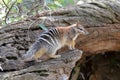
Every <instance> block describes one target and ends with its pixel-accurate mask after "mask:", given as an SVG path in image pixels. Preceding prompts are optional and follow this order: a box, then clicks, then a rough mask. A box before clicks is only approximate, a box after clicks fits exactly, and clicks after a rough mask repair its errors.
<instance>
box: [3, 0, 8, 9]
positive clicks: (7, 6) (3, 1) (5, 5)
mask: <svg viewBox="0 0 120 80" xmlns="http://www.w3.org/2000/svg"><path fill="white" fill-rule="evenodd" d="M2 1H3V3H4V5H5V6H6V7H7V8H8V9H9V7H8V5H7V4H6V3H5V1H4V0H2Z"/></svg>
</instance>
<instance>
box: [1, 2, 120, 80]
mask: <svg viewBox="0 0 120 80" xmlns="http://www.w3.org/2000/svg"><path fill="white" fill-rule="evenodd" d="M50 13H51V12H50V11H46V12H41V13H40V14H38V15H36V16H32V17H29V18H27V19H25V20H22V21H18V22H14V23H11V24H8V25H7V26H5V27H3V28H1V29H0V64H1V67H2V68H3V71H1V72H0V74H1V75H0V79H3V80H4V79H6V80H28V79H29V80H67V78H69V79H70V80H76V79H75V78H74V79H73V78H72V77H73V76H76V75H73V74H72V73H73V68H74V67H75V64H76V65H77V63H79V64H80V62H81V60H82V58H84V57H85V56H90V55H94V54H98V53H104V52H106V51H120V3H119V2H112V3H111V2H91V3H85V4H81V5H76V6H74V7H71V8H66V9H60V10H57V11H52V13H51V15H52V16H50ZM44 19H45V22H44V24H45V26H46V27H48V28H51V27H56V26H57V27H59V26H67V25H70V24H73V23H76V22H79V23H81V24H82V25H83V26H84V27H85V28H86V29H87V30H88V31H89V35H87V36H83V35H80V36H79V37H78V39H77V40H76V48H77V49H80V50H82V51H83V56H82V58H81V51H80V50H73V51H70V52H69V51H67V48H66V47H64V48H62V49H61V50H60V51H58V53H59V54H61V53H63V52H64V53H63V54H61V55H62V57H61V58H58V59H51V60H48V61H44V62H41V63H37V64H36V63H35V64H34V65H33V64H30V63H25V62H23V61H22V60H21V56H20V55H22V54H25V52H26V51H27V50H28V47H29V46H30V45H31V44H32V43H33V42H34V41H35V39H36V38H37V36H38V35H39V34H40V33H41V32H43V30H41V29H40V28H39V27H38V25H39V24H41V23H43V20H44ZM84 55H85V56H84ZM79 60H80V61H79ZM28 65H29V67H28ZM17 70H19V71H17ZM11 71H13V72H11ZM77 71H79V70H77ZM76 73H77V72H76ZM70 76H72V77H71V78H70ZM62 78H65V79H62Z"/></svg>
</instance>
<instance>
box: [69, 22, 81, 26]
mask: <svg viewBox="0 0 120 80" xmlns="http://www.w3.org/2000/svg"><path fill="white" fill-rule="evenodd" d="M76 26H79V23H77V22H76V23H75V24H72V25H70V27H76Z"/></svg>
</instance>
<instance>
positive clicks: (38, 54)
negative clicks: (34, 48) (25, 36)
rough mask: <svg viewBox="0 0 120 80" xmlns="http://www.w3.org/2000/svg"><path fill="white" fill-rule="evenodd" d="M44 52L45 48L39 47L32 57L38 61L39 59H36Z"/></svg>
mask: <svg viewBox="0 0 120 80" xmlns="http://www.w3.org/2000/svg"><path fill="white" fill-rule="evenodd" d="M45 52H46V50H45V49H43V48H42V49H40V50H39V51H38V52H37V53H35V55H34V59H35V61H36V62H40V61H41V60H38V59H39V58H40V57H41V56H42V55H43V54H44V53H45Z"/></svg>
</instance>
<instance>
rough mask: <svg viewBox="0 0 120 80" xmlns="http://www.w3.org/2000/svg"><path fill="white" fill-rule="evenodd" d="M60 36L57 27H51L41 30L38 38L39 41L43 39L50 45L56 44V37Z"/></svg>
mask: <svg viewBox="0 0 120 80" xmlns="http://www.w3.org/2000/svg"><path fill="white" fill-rule="evenodd" d="M59 37H60V33H59V31H58V29H57V28H53V29H50V30H48V31H46V32H43V33H42V34H41V35H40V36H39V40H40V41H44V42H46V43H47V44H49V45H50V46H53V47H54V46H56V45H58V40H59V39H58V38H59Z"/></svg>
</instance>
